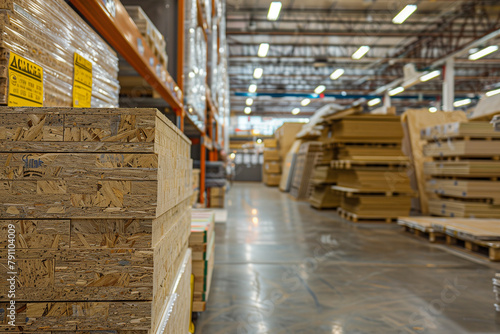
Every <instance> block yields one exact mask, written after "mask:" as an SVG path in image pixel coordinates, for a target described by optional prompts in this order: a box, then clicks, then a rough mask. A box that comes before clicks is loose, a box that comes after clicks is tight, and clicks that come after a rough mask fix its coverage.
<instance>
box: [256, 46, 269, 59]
mask: <svg viewBox="0 0 500 334" xmlns="http://www.w3.org/2000/svg"><path fill="white" fill-rule="evenodd" d="M268 52H269V43H261V44H260V45H259V51H258V52H257V55H258V56H259V57H261V58H264V57H266V56H267V53H268Z"/></svg>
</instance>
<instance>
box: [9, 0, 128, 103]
mask: <svg viewBox="0 0 500 334" xmlns="http://www.w3.org/2000/svg"><path fill="white" fill-rule="evenodd" d="M0 9H2V10H6V11H3V12H2V11H0V12H1V13H0V20H1V21H2V24H1V25H0V35H1V36H2V37H1V44H0V68H2V69H3V70H2V71H0V73H1V74H0V76H1V79H0V104H8V105H11V106H28V105H29V106H38V107H42V106H45V107H71V106H81V105H80V104H77V102H78V101H80V100H79V99H78V98H77V99H76V100H78V101H76V100H75V101H73V93H74V92H73V90H74V88H75V87H76V86H78V87H83V90H81V89H79V90H78V91H82V92H85V91H86V90H88V88H85V87H89V86H90V87H89V88H90V90H91V93H89V94H91V101H90V102H91V105H90V106H91V107H94V108H103V107H117V106H118V94H119V90H120V87H119V84H118V80H117V77H118V58H117V56H116V53H115V52H114V51H113V50H112V49H111V48H110V47H109V46H108V45H107V44H106V43H105V42H104V41H103V40H102V39H101V38H100V37H99V36H98V35H97V34H96V33H95V32H94V31H93V30H92V28H90V27H89V26H88V25H87V24H86V23H85V22H84V20H83V19H82V18H80V16H78V14H76V13H75V12H74V10H73V9H72V8H71V7H70V6H69V5H68V4H66V2H65V1H63V0H30V1H27V0H3V1H1V2H0ZM89 45H90V47H89ZM75 54H78V55H79V56H81V57H83V58H84V59H86V60H87V61H89V62H90V63H91V65H92V68H91V78H92V81H88V80H87V79H85V80H81V82H83V84H82V85H83V86H82V85H76V84H75V85H74V82H78V81H79V78H80V76H77V75H76V70H77V67H76V66H75V65H74V64H75ZM20 57H22V58H24V59H26V60H27V61H30V62H32V63H34V64H35V65H37V66H39V67H40V68H41V70H40V71H39V70H36V71H29V70H28V71H27V72H26V71H24V72H23V69H24V68H28V65H27V63H26V62H25V61H24V60H23V59H22V58H20ZM16 64H18V65H16ZM9 65H10V66H9ZM30 66H31V65H30ZM9 67H10V69H8V68H9ZM31 67H32V68H34V67H33V66H31ZM41 71H43V73H42V72H41ZM23 73H24V74H23ZM26 73H28V76H29V77H30V78H32V80H34V81H33V83H35V86H36V87H35V86H34V88H33V90H31V89H30V88H27V90H24V89H23V88H22V86H23V84H22V82H21V81H22V80H18V79H19V78H18V77H21V78H22V77H23V76H24V77H25V76H26ZM78 73H80V72H78ZM16 74H17V76H16ZM74 80H75V81H74ZM17 82H20V84H17ZM42 83H43V89H42V86H41V84H42ZM18 90H19V91H18ZM23 92H25V93H23ZM17 94H20V95H23V94H26V96H24V97H23V98H20V97H19V95H17ZM39 98H40V99H41V98H43V102H42V101H41V100H40V99H39ZM40 102H41V103H40ZM78 103H79V102H78Z"/></svg>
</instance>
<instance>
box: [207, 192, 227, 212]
mask: <svg viewBox="0 0 500 334" xmlns="http://www.w3.org/2000/svg"><path fill="white" fill-rule="evenodd" d="M209 191H210V207H211V208H223V207H224V203H225V198H226V187H222V188H210V190H209Z"/></svg>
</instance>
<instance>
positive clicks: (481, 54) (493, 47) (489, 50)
mask: <svg viewBox="0 0 500 334" xmlns="http://www.w3.org/2000/svg"><path fill="white" fill-rule="evenodd" d="M495 51H498V45H491V46H488V47H487V48H484V49H482V50H480V51H478V52H476V53H473V54H471V55H470V56H469V60H478V59H479V58H483V57H484V56H487V55H489V54H490V53H493V52H495Z"/></svg>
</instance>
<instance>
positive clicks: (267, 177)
mask: <svg viewBox="0 0 500 334" xmlns="http://www.w3.org/2000/svg"><path fill="white" fill-rule="evenodd" d="M280 180H281V158H280V152H279V151H278V141H277V140H276V139H274V138H272V139H264V164H263V166H262V181H263V182H264V184H265V185H267V186H269V187H277V186H279V184H280Z"/></svg>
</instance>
